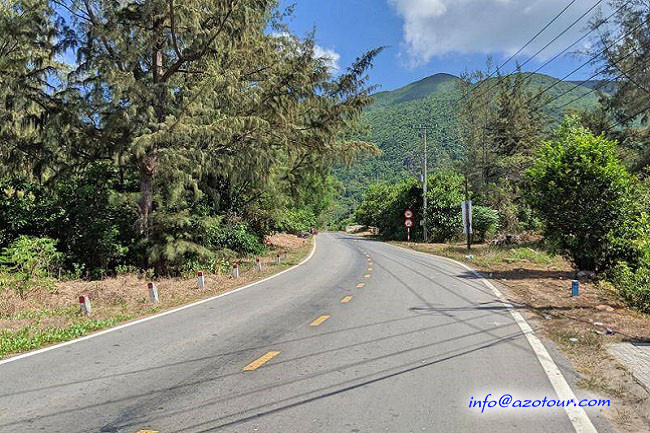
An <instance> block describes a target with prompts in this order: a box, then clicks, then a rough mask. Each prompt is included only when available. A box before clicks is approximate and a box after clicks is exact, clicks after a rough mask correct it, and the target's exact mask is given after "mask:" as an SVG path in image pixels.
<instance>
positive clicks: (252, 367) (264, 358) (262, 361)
mask: <svg viewBox="0 0 650 433" xmlns="http://www.w3.org/2000/svg"><path fill="white" fill-rule="evenodd" d="M279 354H280V352H269V353H267V354H266V355H264V356H261V357H259V358H257V359H256V360H255V361H253V362H251V363H250V364H248V365H247V366H246V367H244V371H253V370H257V369H258V368H260V367H261V366H263V365H264V364H266V363H267V362H269V361H270V360H271V359H273V358H275V357H276V356H278V355H279Z"/></svg>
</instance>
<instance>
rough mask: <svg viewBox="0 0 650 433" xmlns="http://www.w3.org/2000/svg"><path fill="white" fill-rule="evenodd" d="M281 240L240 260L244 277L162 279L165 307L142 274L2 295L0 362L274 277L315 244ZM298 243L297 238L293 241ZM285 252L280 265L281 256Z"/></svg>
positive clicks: (223, 274) (220, 275)
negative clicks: (82, 303)
mask: <svg viewBox="0 0 650 433" xmlns="http://www.w3.org/2000/svg"><path fill="white" fill-rule="evenodd" d="M288 237H289V235H282V236H278V238H280V241H279V242H278V244H272V245H271V246H270V247H269V250H268V251H267V253H266V254H265V255H264V256H261V257H260V259H261V261H262V262H263V263H264V265H263V268H262V271H261V272H259V271H257V268H256V263H255V258H254V257H248V258H241V259H240V260H238V263H239V269H240V277H239V278H238V279H234V278H232V276H231V273H230V269H231V268H230V269H229V270H228V272H220V273H218V274H209V273H206V274H205V286H204V288H203V289H202V290H200V289H198V287H197V280H196V277H194V276H193V275H192V277H191V278H160V279H157V280H156V281H155V282H156V286H157V287H158V292H159V297H160V302H159V303H157V304H156V303H153V302H152V301H150V300H149V293H148V288H147V283H148V281H149V279H148V278H147V275H145V274H143V273H142V272H137V271H136V272H133V273H124V274H122V275H119V276H118V277H114V278H106V279H104V280H100V281H83V280H72V281H60V282H58V283H57V285H56V290H55V291H53V292H50V291H44V290H43V291H38V292H34V293H32V294H30V296H29V297H28V299H21V298H20V297H19V296H18V295H17V294H16V293H15V292H13V291H12V290H4V291H2V292H0V359H2V358H4V357H7V356H10V355H13V354H18V353H21V352H25V351H29V350H35V349H39V348H41V347H44V346H47V345H50V344H54V343H60V342H64V341H68V340H71V339H74V338H78V337H81V336H84V335H87V334H90V333H92V332H95V331H99V330H101V329H105V328H110V327H112V326H115V325H117V324H120V323H122V322H125V321H128V320H132V319H137V318H141V317H146V316H149V315H152V314H155V313H159V312H163V311H166V310H170V309H172V308H175V307H179V306H182V305H185V304H189V303H192V302H196V301H199V300H201V299H205V298H209V297H212V296H215V295H218V294H221V293H224V292H227V291H230V290H233V289H236V288H237V287H241V286H244V285H247V284H250V283H253V282H255V281H258V280H261V279H263V278H266V277H269V276H271V275H273V274H276V273H278V272H280V271H282V270H285V269H287V268H289V267H291V266H293V265H295V264H297V263H299V262H300V261H301V260H302V259H303V258H304V257H305V256H306V255H307V254H308V253H309V251H310V250H311V248H312V245H313V239H312V238H310V239H307V240H304V239H300V238H297V237H295V236H294V237H292V238H289V239H288ZM294 238H295V239H294ZM278 253H281V263H280V264H278V263H277V262H276V254H278ZM82 294H85V295H89V296H90V300H91V305H92V315H91V316H90V317H85V316H83V315H82V314H81V311H80V308H79V304H78V297H79V296H80V295H82Z"/></svg>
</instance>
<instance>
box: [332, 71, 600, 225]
mask: <svg viewBox="0 0 650 433" xmlns="http://www.w3.org/2000/svg"><path fill="white" fill-rule="evenodd" d="M522 75H523V76H524V77H527V79H526V80H525V81H524V80H520V81H519V82H521V83H522V85H523V86H524V87H525V89H526V90H528V91H529V92H530V93H531V97H532V96H534V93H532V92H537V91H538V90H539V89H545V88H548V87H550V86H553V85H554V87H552V88H551V89H550V90H548V91H547V92H546V93H545V95H546V96H548V97H549V98H550V99H553V98H555V97H559V98H558V99H555V100H553V101H552V102H551V103H550V104H548V106H544V107H542V108H541V110H542V112H543V113H544V114H545V116H546V117H547V118H548V119H549V120H550V121H551V122H553V123H555V122H559V121H560V120H561V119H562V116H563V113H564V112H565V111H566V110H574V111H583V110H590V109H593V108H595V107H596V106H597V105H598V96H597V93H595V92H594V93H591V94H587V93H588V92H589V91H590V88H588V87H586V86H588V85H589V83H585V86H582V85H580V83H579V82H578V83H572V82H560V81H559V80H557V79H556V78H553V77H549V76H547V75H540V74H530V76H529V74H514V75H512V76H511V77H510V78H509V79H511V80H513V81H517V80H518V78H521V76H522ZM461 78H464V79H466V78H467V77H461ZM461 78H459V77H455V76H453V75H449V74H435V75H432V76H430V77H427V78H425V79H423V80H420V81H417V82H415V83H412V84H409V85H407V86H405V87H402V88H400V89H396V90H393V91H387V92H379V93H376V94H375V95H373V96H374V97H375V102H374V103H373V104H372V105H371V106H370V107H368V108H367V109H366V110H365V111H364V115H363V121H364V123H365V124H366V126H367V129H366V131H364V132H363V133H360V134H359V137H360V138H362V139H364V140H368V141H371V142H373V143H377V145H378V146H379V147H380V149H381V150H382V154H381V155H379V156H376V157H367V156H366V157H363V158H361V159H359V160H358V161H357V163H356V164H354V165H352V166H351V167H343V166H341V167H339V168H338V169H337V170H336V177H337V178H338V179H340V180H341V182H343V184H345V190H344V193H343V201H342V206H343V207H344V209H343V210H342V211H341V213H340V214H339V215H340V216H341V217H343V216H345V213H346V212H345V210H347V213H349V212H351V211H353V210H354V209H355V208H356V207H357V206H358V204H359V203H360V202H361V200H362V198H363V194H364V192H365V190H366V188H367V187H368V185H369V184H371V183H373V182H378V181H384V182H390V183H394V182H399V181H400V180H401V179H403V178H404V177H405V176H419V175H420V174H421V171H422V164H423V145H422V142H423V140H422V131H421V130H418V129H416V127H417V126H420V125H428V126H429V127H430V128H429V130H428V137H427V138H428V141H429V146H428V152H427V153H428V160H429V166H430V167H431V168H435V167H445V166H446V165H448V164H449V163H450V162H451V161H454V160H458V159H460V158H462V155H463V149H462V146H461V145H460V143H459V140H458V137H457V136H456V132H457V129H458V121H459V117H460V114H459V112H458V104H457V103H456V102H457V101H458V99H459V98H460V97H461V95H462V81H461ZM501 81H502V79H499V78H486V79H485V82H486V85H485V87H484V88H489V87H494V89H493V90H492V91H491V92H489V93H490V94H491V96H492V98H495V97H496V95H497V94H498V93H497V90H498V87H497V86H496V84H497V82H501ZM592 84H593V83H592ZM585 94H587V95H586V96H585ZM560 95H561V96H560ZM581 96H582V99H577V98H579V97H581ZM565 104H566V107H562V106H563V105H565Z"/></svg>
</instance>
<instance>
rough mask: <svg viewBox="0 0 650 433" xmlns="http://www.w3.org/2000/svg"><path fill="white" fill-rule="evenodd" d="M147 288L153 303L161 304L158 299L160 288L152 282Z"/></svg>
mask: <svg viewBox="0 0 650 433" xmlns="http://www.w3.org/2000/svg"><path fill="white" fill-rule="evenodd" d="M147 287H148V288H149V299H150V300H151V302H155V303H158V302H160V299H158V287H156V284H154V283H153V282H151V283H149V284H148V285H147Z"/></svg>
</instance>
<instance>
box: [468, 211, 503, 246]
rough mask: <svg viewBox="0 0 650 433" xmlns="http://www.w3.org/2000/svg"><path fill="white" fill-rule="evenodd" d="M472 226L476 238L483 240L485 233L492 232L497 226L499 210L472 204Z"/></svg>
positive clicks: (489, 233)
mask: <svg viewBox="0 0 650 433" xmlns="http://www.w3.org/2000/svg"><path fill="white" fill-rule="evenodd" d="M472 227H473V229H474V234H475V236H476V239H477V240H478V241H480V242H483V241H485V237H486V236H487V235H491V234H494V233H495V232H496V231H497V229H498V228H499V212H498V211H497V210H495V209H492V208H489V207H485V206H473V207H472Z"/></svg>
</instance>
